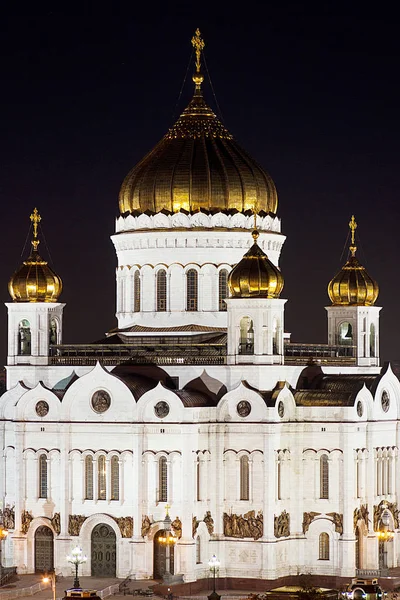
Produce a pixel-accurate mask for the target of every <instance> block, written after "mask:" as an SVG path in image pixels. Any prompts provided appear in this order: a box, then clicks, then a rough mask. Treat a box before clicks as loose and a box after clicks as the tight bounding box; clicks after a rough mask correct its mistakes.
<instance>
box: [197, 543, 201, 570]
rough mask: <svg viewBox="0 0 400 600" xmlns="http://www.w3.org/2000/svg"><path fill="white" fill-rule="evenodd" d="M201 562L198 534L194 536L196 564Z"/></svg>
mask: <svg viewBox="0 0 400 600" xmlns="http://www.w3.org/2000/svg"><path fill="white" fill-rule="evenodd" d="M200 563H201V540H200V536H197V538H196V564H197V565H199V564H200Z"/></svg>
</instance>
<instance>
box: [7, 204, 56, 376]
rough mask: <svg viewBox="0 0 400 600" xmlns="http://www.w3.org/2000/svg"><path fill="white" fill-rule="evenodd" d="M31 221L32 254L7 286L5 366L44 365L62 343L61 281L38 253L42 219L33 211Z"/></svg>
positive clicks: (35, 210)
mask: <svg viewBox="0 0 400 600" xmlns="http://www.w3.org/2000/svg"><path fill="white" fill-rule="evenodd" d="M30 220H31V222H32V225H33V239H32V241H31V245H32V248H31V252H30V254H29V257H28V258H27V260H25V261H24V262H23V264H22V265H21V267H20V268H19V269H17V271H16V272H15V273H14V275H13V276H12V277H11V279H10V282H9V284H8V290H9V293H10V296H11V298H12V300H13V302H9V303H6V306H7V309H8V357H7V365H47V364H48V363H49V351H50V345H52V344H60V343H61V336H62V316H63V308H64V306H65V304H61V303H59V302H58V297H59V295H60V294H61V291H62V281H61V279H60V277H59V276H58V275H57V274H56V273H55V272H54V271H53V270H52V269H51V268H50V267H49V265H48V264H47V262H46V261H45V260H43V259H42V257H41V256H40V254H39V252H38V246H39V243H40V240H39V238H38V225H39V223H40V221H41V216H40V215H39V213H38V211H37V209H36V208H35V209H34V211H33V213H32V214H31V216H30ZM39 378H40V377H39ZM20 379H22V377H20Z"/></svg>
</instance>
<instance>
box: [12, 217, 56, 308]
mask: <svg viewBox="0 0 400 600" xmlns="http://www.w3.org/2000/svg"><path fill="white" fill-rule="evenodd" d="M40 220H41V217H40V215H39V213H38V212H37V210H36V208H35V210H34V211H33V214H32V215H31V221H32V222H33V231H34V238H33V240H32V242H31V244H32V250H31V253H30V255H29V257H28V259H27V260H25V261H24V262H23V263H22V265H21V267H20V268H19V269H17V271H15V273H14V275H13V276H12V277H11V279H10V281H9V284H8V291H9V293H10V296H11V298H12V299H13V300H14V302H57V300H58V297H59V295H60V294H61V291H62V281H61V279H60V277H59V276H58V275H56V273H54V271H53V270H52V269H51V268H50V267H49V265H48V264H47V262H46V261H45V260H43V259H42V258H41V256H40V255H39V252H38V251H37V247H38V245H39V240H38V239H37V226H38V223H39V222H40Z"/></svg>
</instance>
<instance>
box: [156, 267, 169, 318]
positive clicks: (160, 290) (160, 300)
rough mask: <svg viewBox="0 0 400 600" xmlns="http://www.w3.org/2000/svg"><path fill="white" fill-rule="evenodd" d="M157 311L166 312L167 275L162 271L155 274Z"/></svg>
mask: <svg viewBox="0 0 400 600" xmlns="http://www.w3.org/2000/svg"><path fill="white" fill-rule="evenodd" d="M157 310H158V311H160V312H162V311H166V310H167V273H166V271H164V269H161V270H160V271H158V273H157Z"/></svg>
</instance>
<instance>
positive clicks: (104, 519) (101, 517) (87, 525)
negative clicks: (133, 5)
mask: <svg viewBox="0 0 400 600" xmlns="http://www.w3.org/2000/svg"><path fill="white" fill-rule="evenodd" d="M98 525H107V526H108V527H109V528H111V529H112V530H113V532H114V534H115V551H116V559H115V573H116V575H115V576H116V577H118V576H119V573H121V552H119V548H120V546H121V540H122V535H121V532H120V529H119V527H118V525H117V523H116V522H115V521H114V519H113V518H112V517H110V516H109V515H105V514H103V513H96V514H95V515H92V516H91V517H88V518H87V519H86V520H85V521H84V523H83V525H82V528H81V531H80V534H79V539H78V541H77V543H78V545H80V546H81V547H82V548H84V549H85V551H86V553H87V559H88V560H87V562H86V563H85V564H84V565H82V567H81V569H82V570H81V574H82V575H83V576H90V575H91V573H92V551H91V550H92V532H93V530H94V529H95V528H96V527H97V526H98Z"/></svg>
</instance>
